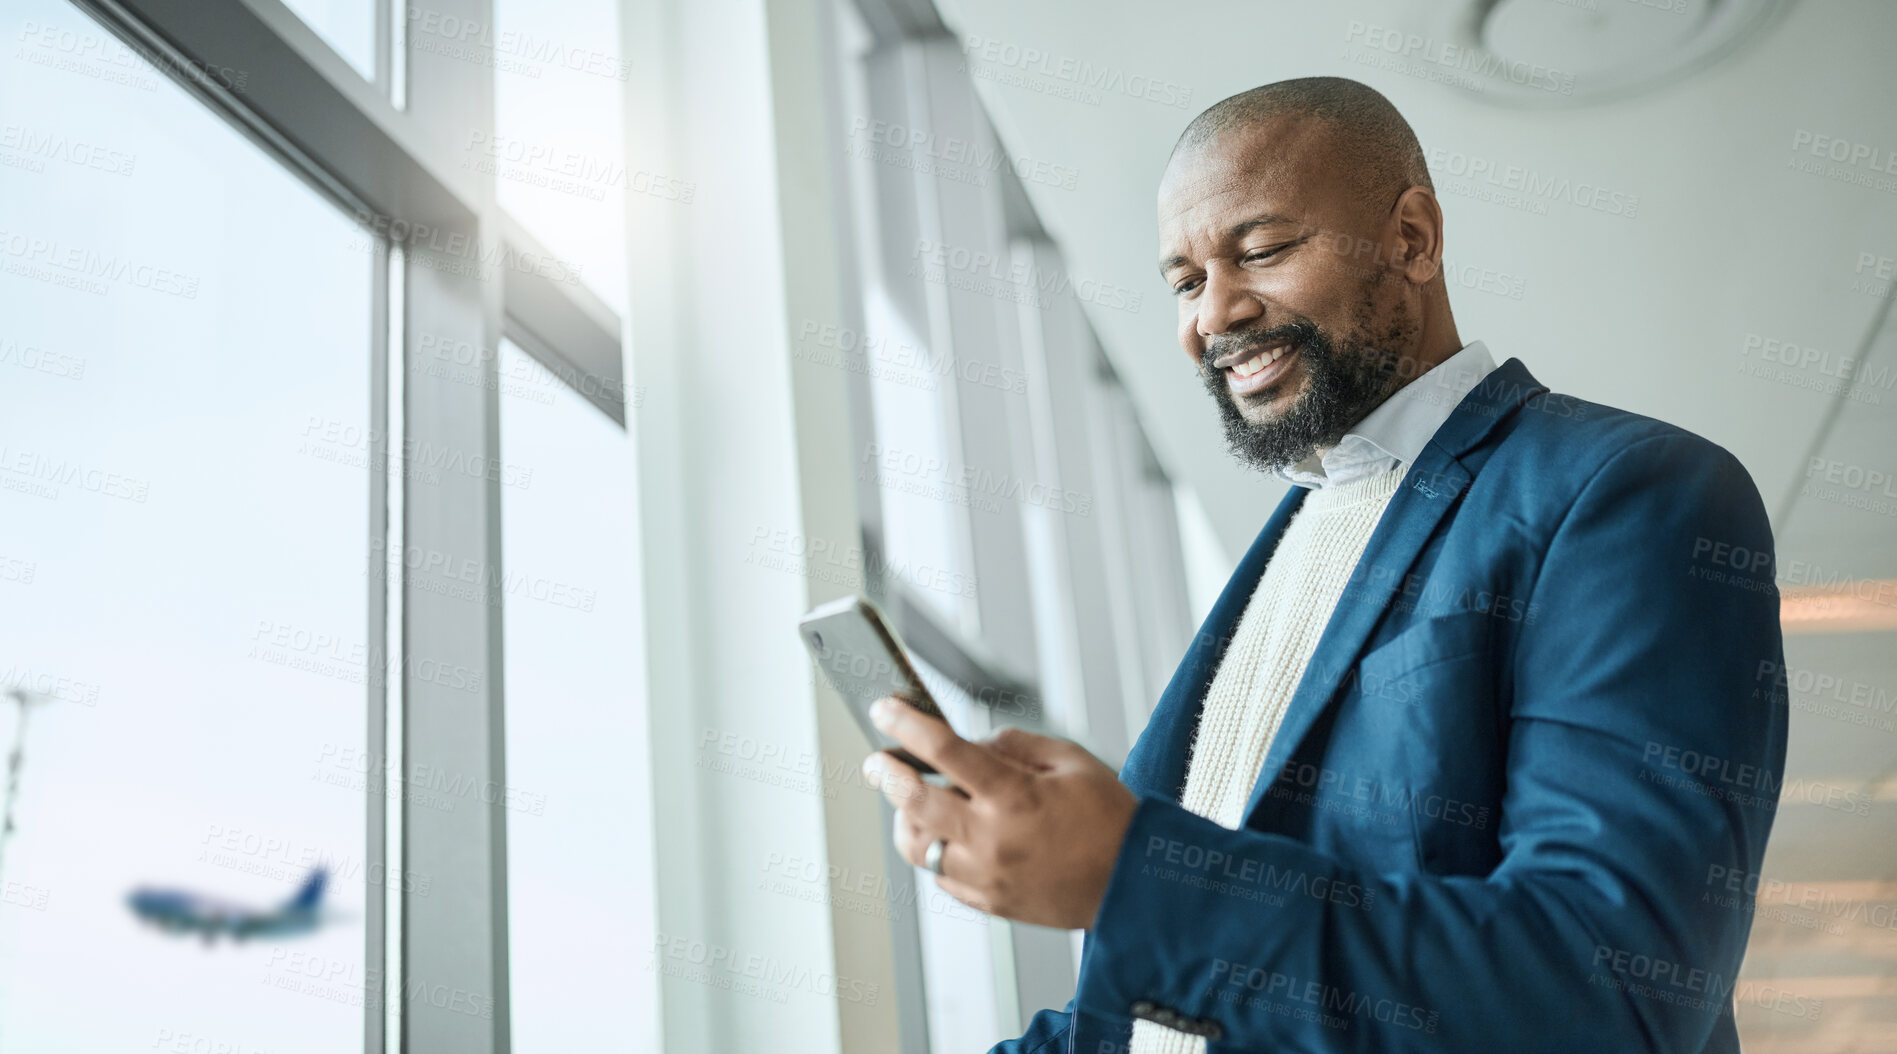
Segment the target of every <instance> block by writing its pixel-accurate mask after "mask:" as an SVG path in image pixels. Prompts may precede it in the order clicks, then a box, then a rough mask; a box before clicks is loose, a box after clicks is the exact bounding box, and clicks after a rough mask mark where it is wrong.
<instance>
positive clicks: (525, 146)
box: [465, 0, 696, 313]
mask: <svg viewBox="0 0 1897 1054" xmlns="http://www.w3.org/2000/svg"><path fill="white" fill-rule="evenodd" d="M494 24H495V29H496V41H497V52H496V54H495V56H494V71H495V73H494V131H493V134H491V135H490V134H487V133H486V132H483V131H471V132H470V133H469V135H468V137H467V142H466V144H465V146H466V152H467V157H466V161H465V164H467V165H469V166H473V167H476V168H478V169H479V170H480V171H482V172H486V173H491V174H492V175H493V176H494V179H495V183H494V194H495V199H496V200H497V201H499V202H500V204H501V207H502V208H504V209H506V210H507V211H508V212H510V213H512V214H513V215H514V217H515V218H516V219H518V220H520V222H521V224H522V225H524V226H525V227H526V228H527V229H528V230H529V231H530V232H532V233H533V235H534V237H536V238H538V239H539V240H540V241H541V242H543V243H544V244H545V245H546V247H547V249H548V251H549V252H551V253H552V254H553V255H554V256H556V257H558V258H559V259H560V262H561V264H562V271H563V273H577V274H578V275H579V278H580V280H581V281H582V282H583V283H585V285H586V286H587V287H588V288H590V289H592V291H593V292H594V293H596V294H598V295H599V297H600V298H601V299H602V300H604V301H605V302H606V303H607V304H608V305H610V306H611V307H612V308H613V309H614V310H615V311H619V312H622V313H623V312H624V311H625V309H626V289H625V286H626V263H625V259H626V254H625V237H626V191H627V190H628V189H631V190H632V191H633V192H635V193H637V194H640V195H642V196H643V197H644V198H645V199H647V200H651V201H652V202H654V203H655V204H658V205H668V206H677V205H689V204H691V201H692V199H693V198H694V197H695V196H696V185H695V184H693V183H692V182H691V181H689V180H686V179H682V178H680V177H679V176H678V174H677V173H671V172H658V171H654V170H653V169H652V167H651V166H650V165H642V164H640V163H639V161H638V160H637V158H636V157H634V158H631V159H629V158H628V155H627V153H626V151H625V150H624V148H623V143H624V132H623V131H622V128H621V124H620V93H621V91H622V90H623V88H624V85H625V81H626V78H627V77H628V76H629V75H630V69H629V67H628V66H627V64H626V62H625V60H624V59H623V58H621V57H620V53H619V36H618V27H619V18H618V15H617V12H616V11H615V3H614V0H563V2H561V3H558V4H546V3H540V2H537V0H496V2H495V4H494Z"/></svg>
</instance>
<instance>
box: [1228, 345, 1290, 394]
mask: <svg viewBox="0 0 1897 1054" xmlns="http://www.w3.org/2000/svg"><path fill="white" fill-rule="evenodd" d="M1297 358H1298V346H1297V345H1296V344H1292V343H1289V342H1287V343H1282V344H1274V345H1270V346H1267V347H1263V348H1259V349H1258V350H1256V351H1254V352H1252V353H1251V354H1250V355H1248V356H1246V357H1245V358H1243V359H1240V360H1238V361H1237V362H1233V363H1228V364H1227V365H1225V366H1224V367H1222V368H1221V372H1223V373H1224V374H1225V386H1226V388H1228V389H1230V390H1231V392H1232V394H1234V395H1256V394H1258V393H1259V392H1261V391H1264V390H1265V389H1266V388H1269V387H1270V386H1271V385H1273V384H1275V383H1277V381H1278V380H1279V379H1280V378H1282V377H1283V376H1284V375H1285V374H1286V373H1288V372H1290V370H1291V367H1292V365H1293V364H1294V363H1296V362H1297Z"/></svg>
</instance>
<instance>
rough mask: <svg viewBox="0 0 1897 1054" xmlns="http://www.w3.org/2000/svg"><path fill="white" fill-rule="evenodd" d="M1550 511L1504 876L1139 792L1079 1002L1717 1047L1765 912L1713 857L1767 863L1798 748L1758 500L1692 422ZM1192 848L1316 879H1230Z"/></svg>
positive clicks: (1280, 1036)
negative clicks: (1355, 855)
mask: <svg viewBox="0 0 1897 1054" xmlns="http://www.w3.org/2000/svg"><path fill="white" fill-rule="evenodd" d="M1530 482H1531V483H1532V481H1530ZM1569 493H1575V492H1573V491H1570V492H1569ZM1549 522H1553V523H1556V524H1558V525H1557V526H1555V527H1553V529H1552V532H1551V533H1550V532H1549V531H1548V529H1546V528H1544V529H1543V534H1542V536H1543V537H1544V538H1545V539H1546V541H1545V542H1544V543H1543V544H1545V546H1546V551H1545V557H1544V560H1543V563H1542V566H1541V570H1540V572H1539V573H1538V577H1537V580H1536V583H1535V586H1534V588H1533V592H1532V594H1531V599H1532V601H1533V603H1534V605H1535V606H1536V609H1537V610H1538V612H1540V615H1539V617H1538V618H1537V620H1536V621H1535V622H1533V623H1531V624H1522V623H1517V624H1514V627H1513V628H1514V631H1515V634H1516V637H1515V642H1516V646H1515V648H1514V651H1513V661H1512V670H1509V671H1504V672H1503V674H1502V676H1504V677H1505V678H1512V682H1513V696H1512V702H1511V704H1510V706H1511V709H1510V713H1509V726H1508V740H1507V742H1508V757H1507V763H1506V764H1507V767H1506V772H1507V784H1506V788H1507V789H1506V791H1505V793H1504V795H1503V798H1502V815H1501V817H1500V820H1499V824H1498V828H1497V837H1498V838H1499V840H1500V846H1501V850H1502V853H1503V859H1502V861H1501V863H1500V864H1499V865H1498V866H1497V867H1496V868H1495V869H1494V871H1493V872H1491V873H1490V874H1489V875H1488V876H1487V877H1467V876H1441V875H1430V874H1419V873H1407V874H1381V875H1378V874H1367V873H1362V872H1359V871H1356V870H1354V869H1353V868H1352V867H1349V866H1346V865H1345V864H1344V863H1342V862H1341V861H1339V860H1338V859H1335V858H1333V857H1330V856H1327V855H1326V854H1324V853H1321V852H1318V851H1316V850H1314V849H1313V848H1312V847H1310V846H1308V845H1305V844H1303V843H1300V842H1298V841H1294V840H1292V839H1290V838H1287V837H1283V836H1279V835H1273V834H1265V833H1260V832H1256V831H1251V830H1244V829H1241V830H1237V831H1232V830H1227V829H1226V828H1224V827H1221V826H1219V825H1218V824H1216V823H1213V822H1211V821H1209V820H1206V819H1203V818H1201V817H1199V816H1196V815H1194V814H1193V813H1190V812H1188V811H1186V810H1185V809H1184V808H1182V807H1181V806H1180V805H1179V804H1178V803H1177V802H1174V801H1171V800H1169V799H1165V798H1160V797H1154V796H1145V797H1142V799H1141V802H1140V804H1139V807H1138V809H1137V811H1136V812H1135V814H1134V818H1133V821H1132V825H1131V827H1130V828H1129V830H1128V832H1127V836H1126V841H1125V842H1124V843H1123V845H1122V847H1121V850H1120V855H1119V857H1118V858H1117V860H1116V862H1115V865H1114V871H1113V874H1112V876H1111V879H1110V881H1109V884H1108V888H1107V891H1106V894H1105V897H1104V900H1103V901H1102V904H1101V907H1100V911H1099V914H1098V916H1097V917H1096V919H1095V925H1094V928H1093V930H1092V931H1091V933H1090V934H1089V937H1090V941H1091V943H1092V944H1093V945H1094V947H1093V948H1092V949H1091V950H1090V953H1089V962H1088V968H1087V969H1085V970H1083V971H1082V974H1081V978H1080V984H1079V988H1078V991H1077V993H1076V997H1075V1003H1074V1006H1076V1007H1077V1008H1078V1009H1079V1011H1080V1012H1082V1013H1087V1014H1098V1015H1102V1016H1105V1017H1110V1018H1114V1019H1116V1020H1125V1019H1126V1018H1128V1017H1129V1016H1131V1015H1132V1014H1133V1009H1132V1008H1133V1007H1134V1005H1135V1004H1136V1003H1145V1004H1146V1006H1145V1007H1143V1008H1142V1010H1144V1011H1145V1012H1146V1013H1150V1012H1151V1007H1153V1006H1161V1007H1167V1008H1171V1009H1172V1010H1174V1011H1175V1012H1178V1013H1181V1014H1186V1015H1191V1016H1194V1017H1197V1018H1200V1019H1202V1020H1205V1021H1210V1022H1213V1023H1215V1024H1216V1026H1217V1027H1218V1028H1220V1029H1222V1030H1223V1037H1222V1039H1221V1040H1219V1041H1216V1042H1214V1044H1213V1046H1212V1050H1213V1051H1215V1052H1217V1051H1222V1050H1327V1051H1328V1050H1337V1051H1346V1050H1351V1051H1373V1050H1375V1051H1442V1052H1447V1051H1468V1050H1509V1051H1515V1052H1529V1051H1575V1050H1614V1051H1622V1050H1641V1051H1653V1052H1659V1054H1687V1052H1697V1051H1700V1050H1701V1049H1702V1048H1703V1047H1705V1046H1706V1045H1707V1042H1708V1039H1709V1038H1710V1037H1711V1033H1712V1030H1713V1029H1714V1028H1715V1026H1718V1025H1721V1024H1722V1014H1723V1012H1724V1011H1725V1010H1726V1009H1727V1008H1728V1007H1729V1006H1730V1005H1731V1002H1732V997H1733V986H1734V978H1735V975H1736V974H1737V972H1738V969H1739V963H1740V959H1741V957H1742V955H1743V953H1744V950H1745V942H1746V936H1747V933H1748V929H1749V925H1750V918H1751V910H1750V909H1751V905H1750V903H1749V899H1750V898H1749V897H1745V896H1744V895H1743V894H1738V893H1729V890H1730V889H1731V888H1732V887H1731V886H1730V885H1729V884H1728V883H1726V882H1721V881H1718V880H1717V878H1718V876H1720V875H1729V874H1732V873H1735V872H1740V873H1748V874H1751V873H1756V872H1757V869H1758V867H1759V865H1760V862H1761V859H1762V857H1763V855H1764V849H1765V841H1766V836H1767V833H1768V832H1769V830H1770V826H1771V819H1772V815H1773V810H1774V808H1775V806H1776V802H1777V796H1778V786H1779V780H1780V777H1781V774H1782V772H1783V768H1784V756H1785V721H1786V708H1785V706H1784V702H1783V696H1782V693H1781V690H1779V689H1778V688H1777V687H1776V682H1777V676H1776V675H1777V671H1778V670H1780V669H1782V661H1781V649H1780V634H1779V621H1778V597H1777V590H1776V586H1775V585H1774V584H1773V576H1772V571H1771V567H1770V564H1769V563H1764V564H1761V563H1760V557H1759V556H1757V555H1755V554H1770V553H1771V552H1772V539H1771V531H1770V527H1769V525H1768V522H1767V520H1766V516H1765V510H1764V508H1763V506H1762V504H1761V502H1760V500H1759V497H1758V492H1757V490H1756V488H1755V487H1754V486H1753V485H1752V481H1751V479H1750V477H1749V476H1748V475H1747V474H1746V472H1745V470H1744V468H1743V467H1741V466H1740V465H1739V463H1738V462H1737V461H1736V460H1735V459H1733V458H1732V456H1731V455H1730V454H1727V453H1726V452H1725V451H1724V450H1722V449H1720V448H1719V447H1717V446H1714V445H1713V444H1711V443H1708V442H1706V441H1705V440H1702V439H1699V438H1697V437H1694V436H1691V435H1688V434H1685V433H1674V434H1668V435H1659V436H1649V437H1646V438H1644V439H1641V440H1638V441H1636V442H1633V443H1631V444H1629V445H1627V446H1626V447H1624V448H1623V449H1622V450H1620V451H1619V452H1618V453H1616V454H1614V455H1613V456H1611V457H1609V458H1608V459H1607V460H1606V462H1605V463H1604V464H1603V465H1602V466H1601V467H1600V468H1599V469H1598V470H1596V471H1595V472H1594V473H1593V475H1592V477H1591V478H1589V479H1588V481H1587V482H1586V483H1585V484H1584V485H1582V486H1581V488H1580V490H1579V492H1578V494H1576V496H1575V497H1574V498H1573V499H1572V504H1571V505H1570V506H1569V507H1568V509H1567V510H1566V512H1565V514H1563V513H1558V512H1557V513H1556V514H1555V515H1553V516H1551V517H1549ZM1508 526H1509V528H1510V529H1520V528H1521V527H1522V526H1523V525H1521V524H1511V525H1508ZM1768 559H1769V556H1768ZM1768 670H1769V671H1770V672H1771V673H1772V674H1773V676H1772V677H1765V676H1764V674H1765V672H1766V671H1768ZM1505 683H1506V682H1505ZM1451 763H1453V762H1451ZM1195 859H1196V860H1199V861H1201V862H1204V861H1220V860H1222V861H1224V864H1225V866H1224V869H1223V873H1226V874H1233V873H1236V874H1240V875H1245V874H1260V875H1272V876H1275V881H1277V882H1278V883H1279V884H1280V886H1283V887H1284V888H1290V889H1293V890H1295V891H1297V892H1295V893H1294V894H1292V895H1287V896H1283V897H1279V898H1275V899H1276V900H1277V903H1270V902H1268V901H1269V900H1271V899H1272V898H1256V897H1252V898H1247V897H1246V896H1244V895H1242V893H1243V891H1242V890H1240V891H1238V892H1239V893H1240V894H1241V895H1234V890H1233V889H1232V888H1230V887H1223V888H1222V887H1220V886H1219V884H1218V883H1211V882H1205V881H1202V880H1196V879H1194V878H1193V876H1194V875H1195V874H1200V873H1202V872H1203V866H1201V869H1200V871H1197V872H1195V871H1194V868H1193V863H1192V862H1193V861H1194V860H1195ZM1233 862H1238V864H1239V866H1238V867H1237V868H1234V867H1233V866H1232V864H1233ZM1182 876H1183V877H1182ZM1286 879H1290V880H1292V881H1290V882H1289V884H1288V886H1287V885H1285V883H1284V880H1286ZM1740 885H1741V887H1746V888H1756V883H1741V884H1740ZM1349 889H1354V890H1357V891H1358V892H1356V893H1353V894H1351V895H1348V896H1339V895H1337V891H1339V890H1349ZM1734 897H1742V898H1744V899H1745V900H1746V901H1747V903H1745V904H1744V905H1743V906H1735V903H1734V899H1733V898H1734ZM1038 1027H1040V1022H1039V1020H1038V1019H1037V1028H1038ZM1724 1027H1726V1028H1730V1021H1729V1019H1728V1020H1726V1021H1725V1022H1724ZM1033 1034H1034V1033H1030V1035H1033ZM997 1049H1003V1048H997ZM1006 1049H1010V1050H1017V1051H1021V1052H1022V1054H1026V1052H1027V1051H1030V1050H1032V1049H1034V1048H1033V1047H1032V1046H1031V1045H1030V1046H1026V1047H1015V1048H1006Z"/></svg>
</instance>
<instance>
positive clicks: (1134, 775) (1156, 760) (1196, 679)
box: [1120, 487, 1308, 801]
mask: <svg viewBox="0 0 1897 1054" xmlns="http://www.w3.org/2000/svg"><path fill="white" fill-rule="evenodd" d="M1306 493H1308V491H1306V490H1305V489H1304V488H1303V487H1292V488H1291V489H1290V491H1289V492H1288V493H1286V494H1285V496H1284V498H1283V500H1281V501H1279V502H1278V508H1277V510H1276V511H1274V512H1273V513H1272V514H1271V519H1269V520H1267V521H1265V528H1264V530H1262V531H1259V532H1258V537H1257V538H1255V539H1253V540H1252V544H1251V548H1250V549H1247V550H1246V551H1245V556H1244V558H1243V559H1241V560H1240V561H1239V562H1238V567H1237V568H1235V569H1234V570H1233V571H1232V577H1231V578H1229V579H1227V580H1226V582H1225V589H1224V591H1223V592H1221V593H1220V594H1219V599H1218V602H1217V603H1215V604H1213V605H1212V610H1211V612H1210V613H1209V614H1207V615H1206V617H1205V624H1204V625H1202V626H1200V627H1199V632H1198V633H1197V634H1196V635H1194V636H1193V638H1192V643H1191V645H1190V646H1188V647H1187V648H1186V655H1185V658H1184V659H1182V660H1180V662H1179V667H1178V669H1176V670H1175V671H1173V675H1172V680H1171V681H1170V682H1168V683H1167V685H1166V691H1165V694H1163V695H1161V696H1160V697H1159V704H1158V705H1157V706H1155V707H1154V708H1153V716H1152V717H1151V718H1149V719H1148V720H1147V722H1146V729H1145V731H1143V732H1141V733H1140V737H1139V740H1138V741H1137V742H1135V743H1134V744H1133V749H1132V750H1131V751H1129V752H1128V753H1127V757H1126V764H1125V765H1123V766H1121V768H1120V782H1122V783H1124V784H1126V785H1127V786H1128V787H1129V788H1131V789H1132V790H1133V791H1134V792H1136V793H1147V794H1158V795H1163V796H1165V797H1168V798H1171V799H1173V800H1174V801H1177V800H1179V797H1180V794H1181V793H1182V792H1183V791H1184V789H1185V785H1186V763H1187V760H1188V757H1187V755H1188V754H1189V753H1190V751H1191V746H1192V732H1193V730H1194V729H1195V728H1197V727H1198V724H1199V708H1200V704H1201V703H1202V702H1203V701H1204V700H1205V690H1206V686H1207V685H1209V684H1211V683H1212V674H1213V673H1214V672H1215V671H1216V670H1217V669H1218V666H1219V660H1220V659H1221V658H1223V657H1224V655H1225V646H1226V645H1227V644H1229V643H1231V640H1232V634H1233V633H1234V632H1236V631H1237V629H1238V620H1239V617H1240V616H1241V615H1243V614H1244V613H1245V605H1246V604H1248V603H1250V602H1251V595H1252V591H1253V590H1254V589H1256V588H1258V580H1259V579H1260V578H1262V577H1264V574H1265V565H1266V564H1267V563H1269V562H1270V561H1271V552H1272V550H1273V549H1276V548H1277V547H1278V538H1279V536H1280V535H1282V534H1284V528H1285V525H1286V524H1288V523H1290V522H1291V514H1292V513H1293V512H1295V511H1297V507H1298V505H1299V504H1300V503H1301V502H1303V501H1304V495H1305V494H1306Z"/></svg>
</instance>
